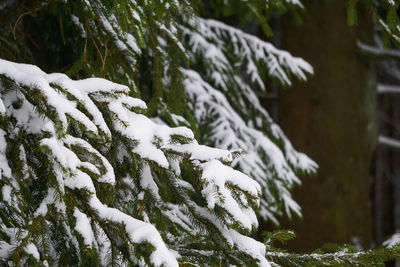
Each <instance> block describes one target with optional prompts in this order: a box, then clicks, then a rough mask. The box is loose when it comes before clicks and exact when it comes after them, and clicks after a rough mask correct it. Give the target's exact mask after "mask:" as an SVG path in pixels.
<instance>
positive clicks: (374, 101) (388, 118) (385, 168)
mask: <svg viewBox="0 0 400 267" xmlns="http://www.w3.org/2000/svg"><path fill="white" fill-rule="evenodd" d="M302 3H303V4H304V5H305V10H304V13H302V14H300V17H301V22H299V21H300V20H299V19H298V17H296V16H292V15H290V14H288V15H283V16H281V15H279V14H276V15H275V16H274V17H273V19H272V27H273V31H274V36H273V37H272V39H271V41H272V42H273V43H274V44H276V45H277V46H278V47H282V48H284V49H286V50H287V51H289V52H290V53H292V54H294V55H296V56H300V57H302V58H304V59H305V60H306V61H308V62H309V63H310V64H311V65H312V66H313V67H314V71H315V74H314V76H312V77H310V79H309V80H308V81H307V82H297V83H295V84H294V86H293V87H292V88H287V89H285V88H283V89H282V88H280V89H277V88H276V86H270V87H271V88H270V93H268V94H263V93H260V94H259V97H260V99H261V101H262V103H263V104H264V106H265V107H266V108H267V109H268V110H269V112H270V114H272V116H273V117H274V119H275V121H277V122H278V124H279V125H280V126H281V127H282V128H283V130H284V132H285V133H286V134H287V135H288V137H289V139H290V140H291V141H292V143H293V145H294V146H295V147H296V149H298V150H299V151H302V152H304V153H306V154H307V155H309V156H310V157H311V158H312V159H314V160H315V161H316V162H317V163H318V164H319V167H320V168H319V171H318V174H317V175H316V176H315V177H311V178H310V177H306V176H304V177H302V186H300V187H298V188H296V189H295V190H294V199H295V200H296V201H298V203H299V204H300V206H301V207H302V210H303V219H300V218H296V217H295V218H292V219H291V220H290V219H284V222H283V224H282V225H281V226H279V228H285V229H293V230H295V232H296V235H297V238H295V239H294V240H293V241H290V242H289V243H288V244H287V246H286V248H288V249H291V250H294V251H299V252H304V251H312V250H314V249H317V248H319V247H324V246H325V247H328V246H329V245H328V244H327V243H338V244H343V243H352V244H353V245H355V246H356V247H358V248H370V247H376V246H379V245H381V244H382V242H383V241H384V240H386V239H387V238H388V237H389V236H391V235H392V234H393V233H395V232H396V231H397V230H399V229H400V153H399V152H400V97H399V96H400V68H399V62H400V53H399V52H398V51H397V50H396V49H389V50H388V49H386V48H384V46H383V42H384V41H385V40H384V39H383V38H382V34H381V32H380V30H379V28H378V27H376V25H375V24H374V21H373V16H372V15H371V12H370V11H369V10H368V9H367V8H365V6H362V5H359V6H358V8H357V15H358V21H357V25H356V26H351V27H350V26H349V25H348V13H347V11H348V4H349V1H346V0H323V1H312V0H308V1H306V0H304V1H302ZM263 228H264V229H274V228H276V227H274V226H273V225H268V224H265V225H263ZM398 266H400V265H398Z"/></svg>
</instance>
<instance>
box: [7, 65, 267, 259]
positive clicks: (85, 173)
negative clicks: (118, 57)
mask: <svg viewBox="0 0 400 267" xmlns="http://www.w3.org/2000/svg"><path fill="white" fill-rule="evenodd" d="M5 83H7V84H12V85H11V87H7V90H5V89H6V88H5V85H4V84H5ZM0 88H1V89H2V90H1V95H0V103H1V104H3V105H0V106H1V107H2V106H4V113H3V115H2V116H3V117H4V118H7V119H10V124H9V127H6V128H4V129H0V157H1V159H2V160H1V164H0V169H1V174H2V176H3V178H2V179H3V181H4V183H5V184H4V185H3V187H2V189H1V190H2V195H3V201H4V202H6V203H8V204H11V203H15V204H16V207H15V208H16V209H18V205H19V204H17V203H22V201H21V198H22V197H23V196H22V193H21V192H20V189H19V186H18V185H19V181H20V180H19V178H18V177H17V176H16V175H15V173H14V171H13V170H12V169H11V167H10V166H8V164H7V162H8V161H9V159H8V158H7V155H6V154H7V153H6V150H7V146H9V142H13V140H14V139H15V138H18V136H22V137H21V138H22V139H21V140H23V141H22V144H21V145H20V149H21V151H19V152H18V153H19V155H20V156H19V157H20V160H21V161H22V163H23V165H24V166H26V167H24V168H25V171H26V174H25V176H24V177H25V178H24V179H32V180H37V179H42V181H43V182H42V183H44V185H45V188H43V192H42V193H41V196H40V199H41V201H39V204H38V205H37V206H36V210H34V211H33V212H32V214H31V215H29V214H25V216H31V218H30V219H29V222H28V224H33V223H35V222H38V221H40V220H45V221H46V222H47V223H50V222H49V221H47V219H48V216H58V218H67V217H68V216H71V215H72V216H73V220H72V222H73V223H72V224H71V225H69V224H70V222H71V220H70V221H68V220H66V221H64V222H63V227H64V230H65V233H66V234H67V235H69V237H70V240H71V245H72V246H75V247H78V246H79V242H80V241H79V240H83V244H84V246H87V247H90V248H92V249H97V250H99V253H101V255H100V257H101V259H102V262H104V259H106V258H107V257H106V254H104V253H107V250H106V249H105V245H104V244H110V242H112V240H111V239H109V236H108V235H104V232H106V229H105V227H107V223H106V224H105V225H104V224H103V223H100V222H108V223H112V224H116V225H119V226H120V227H121V228H122V229H124V231H125V233H126V235H127V238H128V240H129V242H131V243H133V244H142V243H146V244H150V245H151V246H152V247H153V248H154V249H153V250H151V251H148V253H149V254H150V255H149V258H150V261H151V263H152V264H154V265H155V266H162V265H166V266H178V261H177V257H180V256H179V255H180V254H179V253H180V252H179V251H180V249H179V243H174V242H173V241H172V240H174V239H173V238H167V239H165V236H166V235H170V234H167V233H164V232H162V231H161V232H160V230H159V229H158V228H157V223H155V222H153V221H152V218H153V217H152V216H148V215H147V214H146V212H151V211H150V210H143V208H140V209H139V211H140V212H139V213H138V214H139V215H136V216H134V215H132V214H135V213H132V210H129V209H125V208H126V203H125V202H129V200H130V199H135V200H134V201H136V202H134V203H136V205H138V207H141V205H142V204H141V203H142V201H144V198H145V197H148V196H150V197H151V199H152V203H153V205H156V206H158V208H159V209H160V210H162V214H164V216H165V218H167V219H168V221H169V222H170V221H172V222H175V223H176V224H178V225H181V226H182V227H181V228H179V229H180V230H179V231H181V233H183V232H184V231H188V230H193V231H195V232H196V231H197V232H198V233H200V234H201V235H206V233H205V232H202V230H201V229H202V228H196V227H195V226H194V225H190V224H191V222H192V221H193V218H196V217H199V216H200V214H197V215H196V212H198V211H199V212H200V213H201V216H204V217H205V218H207V220H209V222H210V223H211V224H213V225H215V227H216V228H217V229H219V230H220V234H221V235H222V236H226V237H227V236H230V240H231V245H232V246H235V247H236V248H237V249H238V250H240V251H241V252H243V253H245V254H248V255H250V256H251V257H253V258H254V259H256V260H258V261H259V263H260V264H261V265H263V266H268V262H267V261H266V260H265V256H264V255H265V246H263V244H261V243H259V242H257V241H255V240H253V239H251V238H249V237H246V236H244V235H242V234H239V232H236V231H237V230H233V229H240V231H247V232H250V231H251V230H252V228H253V227H256V226H257V225H258V222H257V218H256V215H255V212H254V210H253V209H254V208H257V206H258V205H259V196H260V194H261V187H260V185H259V184H258V183H257V182H256V181H254V180H253V179H251V178H250V177H248V176H247V175H245V174H244V173H241V172H239V171H236V170H234V169H233V168H232V167H230V166H229V164H230V163H232V161H233V160H234V156H233V155H232V153H233V152H230V151H227V150H224V149H217V148H211V147H207V146H203V145H199V144H198V143H197V141H196V140H195V139H194V135H193V133H192V131H191V130H190V129H188V128H186V127H176V128H170V127H168V126H166V125H162V124H158V123H156V122H154V121H153V120H151V119H149V118H148V117H146V116H145V115H143V114H141V112H143V111H144V110H145V109H146V104H145V103H144V102H143V101H141V100H140V99H135V98H132V97H130V96H129V95H128V93H129V88H128V87H126V86H123V85H120V84H116V83H112V82H110V81H107V80H104V79H99V78H90V79H85V80H81V81H74V80H71V79H69V78H68V77H67V76H66V75H63V74H59V73H53V74H46V73H44V72H43V71H41V70H40V69H39V68H38V67H36V66H32V65H27V64H17V63H12V62H9V61H5V60H1V59H0ZM9 88H12V89H9ZM31 138H34V140H36V141H35V142H31V141H30V140H31ZM18 140H19V139H18ZM24 147H25V148H24ZM112 147H114V151H117V153H116V154H115V155H116V156H115V157H116V159H117V161H116V160H115V157H114V159H113V160H110V158H112V157H110V154H111V150H110V149H111V148H112ZM35 153H36V154H35ZM37 153H39V154H40V156H39V157H38V154H37ZM28 157H29V158H30V160H29V161H28V160H27V158H28ZM177 158H178V159H180V161H182V160H186V161H188V162H190V164H191V165H192V166H193V169H192V170H191V171H192V172H193V174H194V175H198V177H199V181H200V184H198V183H194V182H193V181H191V180H187V178H185V176H183V175H181V174H182V171H181V169H180V168H181V166H180V161H179V160H177ZM127 162H128V163H127ZM122 163H125V164H127V167H128V168H130V167H132V166H133V165H137V170H138V171H139V172H140V175H136V176H134V175H132V174H131V173H132V172H128V174H126V175H125V176H124V177H120V176H118V175H117V173H121V172H122V171H121V169H119V171H116V168H119V167H118V166H121V164H122ZM38 166H39V167H38ZM43 168H45V170H46V171H47V172H48V173H50V175H47V176H45V177H40V178H39V177H38V175H40V174H39V173H38V170H40V171H43ZM46 179H47V180H46ZM166 179H172V180H171V181H170V183H171V186H174V187H176V189H175V190H176V191H177V192H182V196H181V198H182V199H184V201H183V202H181V203H180V204H177V203H167V202H165V203H164V202H163V201H164V199H163V197H164V195H165V192H161V191H160V190H159V188H160V182H161V181H164V183H165V180H166ZM135 181H138V182H135ZM117 183H123V184H125V185H128V187H127V188H129V190H128V191H126V190H125V191H124V190H121V191H119V192H117V193H118V195H119V196H125V198H123V199H122V201H120V202H121V203H120V204H118V203H119V202H118V201H116V202H115V204H114V206H109V205H108V204H105V203H104V201H103V198H102V195H103V194H104V192H103V190H106V189H104V188H103V189H101V191H100V190H99V188H102V187H100V186H101V185H104V186H105V185H107V186H109V187H108V188H114V186H116V184H117ZM199 186H200V188H199ZM106 188H107V187H106ZM196 188H197V189H196ZM113 190H115V188H114V189H113ZM73 192H81V193H80V194H82V195H80V197H79V200H78V201H76V200H74V201H72V199H75V197H77V196H74V197H73V198H68V196H70V195H71V194H74V193H73ZM146 192H148V193H150V195H148V194H146ZM194 192H195V193H196V194H197V195H198V197H202V198H203V199H204V201H205V203H206V204H205V205H201V204H199V203H196V202H193V201H191V200H190V198H191V195H192V194H193V193H194ZM82 196H85V197H82ZM15 197H18V198H20V199H19V201H14V200H13V198H15ZM66 199H70V200H71V201H68V202H64V201H65V200H66ZM71 205H72V206H71ZM217 206H218V207H219V208H222V209H223V210H225V211H226V214H225V215H224V216H223V220H222V221H221V220H220V218H218V217H216V216H214V215H213V214H214V210H216V209H217ZM50 207H54V208H50ZM53 213H56V214H57V215H51V214H53ZM189 213H192V214H191V215H189ZM140 214H141V215H140ZM20 224H21V229H22V228H25V227H27V226H26V225H25V223H23V220H21V221H20ZM103 228H104V229H103ZM7 229H8V228H6V227H4V228H3V230H7ZM177 229H178V228H177ZM191 234H192V233H191ZM76 235H78V236H80V237H81V239H78V238H76ZM50 236H51V235H49V237H47V238H50ZM24 238H26V240H25V239H23V238H22V239H21V240H19V239H18V238H15V239H13V240H12V241H10V242H11V243H10V244H8V243H7V242H6V243H7V244H4V246H2V247H3V249H2V250H1V251H0V252H1V253H0V254H1V255H0V256H1V257H2V258H3V259H4V258H7V257H8V255H10V253H11V249H13V248H15V247H17V246H20V245H21V246H23V245H24V244H28V245H26V247H25V251H26V253H28V254H30V255H32V257H34V258H35V259H37V260H38V261H39V260H40V259H41V256H40V255H41V254H42V253H44V251H45V250H44V247H43V243H42V242H40V240H36V239H34V238H31V237H30V236H29V235H26V236H24ZM177 238H178V237H177ZM176 240H177V239H176ZM22 241H24V242H22ZM45 243H46V242H45ZM46 244H47V243H46ZM255 245H256V246H259V248H260V249H256V250H254V249H253V248H254V246H255ZM48 246H52V245H51V243H48ZM6 248H8V249H10V251H3V250H5V249H6ZM49 249H50V251H53V252H52V253H53V254H52V255H53V256H52V257H53V258H57V253H56V252H55V249H54V247H53V248H49ZM142 260H143V259H142ZM142 260H140V259H138V261H137V262H138V264H141V263H143V262H142Z"/></svg>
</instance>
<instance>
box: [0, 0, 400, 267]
mask: <svg viewBox="0 0 400 267" xmlns="http://www.w3.org/2000/svg"><path fill="white" fill-rule="evenodd" d="M251 2H254V3H258V1H251ZM281 3H282V5H283V6H286V4H288V5H287V6H288V7H291V6H293V5H299V2H298V1H294V0H293V1H282V2H281ZM254 7H255V8H256V9H253V10H255V11H257V5H254ZM5 14H7V16H6V15H5ZM0 27H1V30H0V45H1V49H0V57H1V58H4V59H1V60H0V89H1V90H0V99H1V101H0V113H1V114H0V157H1V160H0V169H1V179H0V187H1V201H0V204H1V205H0V223H1V227H0V236H1V239H0V260H1V261H2V263H4V264H5V265H10V266H14V265H39V266H76V265H83V266H99V265H105V266H114V265H132V266H137V265H154V266H163V265H164V266H177V265H178V264H181V265H188V266H229V265H236V266H245V265H248V266H255V265H257V266H270V265H276V264H283V265H290V264H304V263H317V264H319V263H321V264H322V263H331V264H337V263H339V264H341V263H349V264H355V263H379V262H382V261H383V260H385V259H387V258H390V257H392V256H393V255H394V253H395V252H398V247H396V246H394V247H392V248H390V249H388V250H382V251H373V252H359V253H353V251H352V250H351V249H350V248H348V247H346V248H342V250H341V251H340V252H336V253H331V254H318V253H316V254H309V255H297V254H290V253H285V252H281V251H278V250H277V249H275V248H274V247H273V241H274V240H286V239H288V238H291V237H292V236H293V235H292V234H291V233H290V232H281V233H269V234H266V237H265V240H264V243H263V242H260V241H256V240H255V239H253V238H251V237H249V234H250V233H251V232H252V231H253V230H255V229H256V228H257V226H258V221H257V212H259V214H260V215H261V216H263V217H264V218H266V219H270V220H273V221H275V222H277V219H276V216H277V215H280V214H281V213H282V212H283V211H285V212H286V213H287V214H290V212H291V211H294V212H296V213H299V207H298V205H297V204H296V203H295V202H294V201H293V200H292V198H291V196H290V192H289V190H290V188H291V187H292V186H293V184H295V183H299V181H298V179H297V178H296V174H295V173H296V171H304V172H313V171H314V170H315V168H316V164H315V163H314V162H313V161H312V160H310V159H309V158H308V157H307V156H305V155H304V154H302V153H299V152H297V151H296V150H295V149H294V148H293V147H292V146H291V144H290V142H289V141H288V140H287V138H286V137H285V135H284V134H283V132H282V131H281V130H280V128H279V127H278V126H277V125H276V124H275V123H274V122H273V121H272V120H271V119H270V117H269V116H268V113H267V112H266V111H265V110H264V109H263V108H262V107H261V105H260V104H259V102H258V100H257V98H256V96H255V94H254V92H253V91H252V87H253V86H258V87H260V88H261V89H263V88H264V79H263V77H264V74H265V75H268V76H270V77H271V78H274V79H276V80H278V81H281V83H282V84H284V85H290V83H291V82H290V77H292V76H296V77H298V78H300V79H305V78H306V74H307V73H312V68H311V66H310V65H309V64H307V63H306V62H305V61H304V60H302V59H300V58H295V57H293V56H291V55H290V54H289V53H288V52H285V51H281V50H279V49H277V48H275V47H274V46H272V45H271V44H269V43H267V42H264V41H262V40H260V39H258V38H256V37H254V36H252V35H249V34H246V33H244V32H243V31H241V30H239V29H236V28H233V27H231V26H229V25H226V24H223V23H221V22H218V21H215V20H212V19H204V18H201V17H199V16H198V13H197V10H196V6H195V3H192V2H191V1H186V0H185V1H173V0H169V1H161V0H160V1H146V0H138V1H132V0H120V1H110V0H108V1H107V0H77V1H65V0H63V1H61V0H48V1H24V0H19V1H18V0H16V1H14V0H8V1H5V2H3V3H2V4H0ZM10 60H11V61H10ZM12 61H17V62H24V63H33V64H34V65H30V64H20V63H14V62H12ZM35 65H37V66H39V67H40V68H41V69H43V70H44V71H43V70H41V69H40V68H39V67H37V66H35ZM49 72H53V73H51V74H48V73H49ZM60 72H64V74H61V73H60ZM95 77H101V78H95ZM138 97H141V98H142V99H144V100H145V101H146V102H147V103H148V104H147V105H146V104H145V102H144V101H142V100H140V99H139V98H138ZM196 139H198V140H200V141H201V143H202V144H199V143H198V141H196ZM203 144H205V145H203ZM206 145H210V146H215V147H216V148H212V147H210V146H206ZM239 149H243V150H244V151H243V152H242V151H241V150H239Z"/></svg>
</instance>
